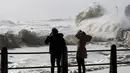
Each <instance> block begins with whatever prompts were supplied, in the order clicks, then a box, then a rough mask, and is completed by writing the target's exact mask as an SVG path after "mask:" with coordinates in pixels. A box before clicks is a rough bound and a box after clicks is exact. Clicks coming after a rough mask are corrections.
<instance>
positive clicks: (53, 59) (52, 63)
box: [51, 55, 55, 73]
mask: <svg viewBox="0 0 130 73" xmlns="http://www.w3.org/2000/svg"><path fill="white" fill-rule="evenodd" d="M54 67H55V56H54V55H51V73H54Z"/></svg>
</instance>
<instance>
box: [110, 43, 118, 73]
mask: <svg viewBox="0 0 130 73" xmlns="http://www.w3.org/2000/svg"><path fill="white" fill-rule="evenodd" d="M109 73H117V52H116V45H115V44H113V45H112V46H111V55H110V72H109Z"/></svg>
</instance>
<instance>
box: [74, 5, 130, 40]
mask: <svg viewBox="0 0 130 73" xmlns="http://www.w3.org/2000/svg"><path fill="white" fill-rule="evenodd" d="M94 6H96V5H94ZM99 6H100V5H99ZM89 8H91V7H89ZM92 8H93V7H92ZM93 9H95V10H93V11H94V12H96V10H97V9H96V8H93ZM85 11H86V10H84V11H82V12H83V13H84V12H85ZM82 12H80V13H82ZM89 12H90V11H89V10H88V11H87V12H86V13H89ZM94 12H93V13H94ZM97 12H98V11H97ZM101 12H102V11H101ZM80 13H79V14H80ZM99 13H100V12H99ZM99 13H96V14H97V16H98V17H96V16H95V17H93V18H91V19H90V17H89V15H87V14H86V16H80V18H77V17H76V21H77V20H79V21H80V22H79V23H77V25H78V28H79V29H81V30H83V31H85V32H86V33H87V34H90V35H93V37H102V38H105V39H110V38H116V37H117V36H119V35H118V34H119V33H120V32H121V31H122V30H125V29H129V28H130V24H129V23H130V20H129V19H128V18H127V17H126V16H124V14H118V12H116V13H109V14H108V13H106V14H102V15H101V14H99ZM127 14H128V13H127ZM84 17H86V18H84ZM88 17H89V18H88Z"/></svg>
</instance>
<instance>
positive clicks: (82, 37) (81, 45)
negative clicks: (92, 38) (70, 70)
mask: <svg viewBox="0 0 130 73" xmlns="http://www.w3.org/2000/svg"><path fill="white" fill-rule="evenodd" d="M75 36H76V37H77V38H78V39H79V42H78V44H77V53H76V58H77V63H78V72H79V73H81V66H82V69H83V73H85V64H84V58H87V50H86V48H85V46H86V44H87V42H88V38H87V35H86V33H85V32H83V31H81V30H79V31H78V33H77V34H76V35H75Z"/></svg>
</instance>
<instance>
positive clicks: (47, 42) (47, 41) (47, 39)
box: [45, 36, 50, 44]
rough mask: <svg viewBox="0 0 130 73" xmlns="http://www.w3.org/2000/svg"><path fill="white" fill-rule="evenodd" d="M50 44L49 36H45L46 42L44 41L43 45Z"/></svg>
mask: <svg viewBox="0 0 130 73" xmlns="http://www.w3.org/2000/svg"><path fill="white" fill-rule="evenodd" d="M49 42H50V36H47V38H46V40H45V44H49Z"/></svg>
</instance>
